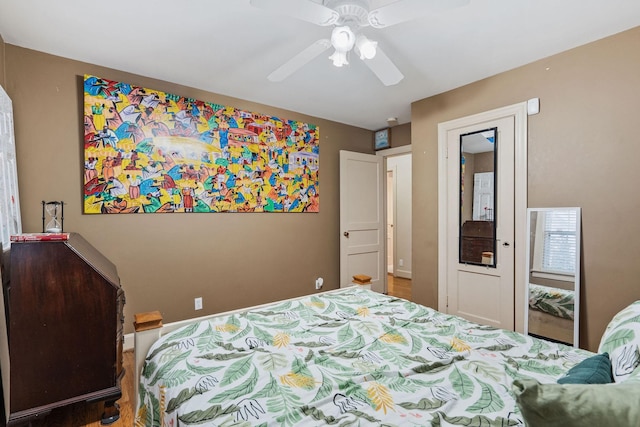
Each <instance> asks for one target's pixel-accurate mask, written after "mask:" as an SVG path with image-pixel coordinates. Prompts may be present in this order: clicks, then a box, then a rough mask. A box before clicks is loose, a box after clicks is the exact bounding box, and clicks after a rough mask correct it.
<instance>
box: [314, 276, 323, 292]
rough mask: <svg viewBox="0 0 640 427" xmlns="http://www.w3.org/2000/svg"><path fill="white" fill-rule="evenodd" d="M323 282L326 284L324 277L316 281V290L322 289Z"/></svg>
mask: <svg viewBox="0 0 640 427" xmlns="http://www.w3.org/2000/svg"><path fill="white" fill-rule="evenodd" d="M322 282H324V279H323V278H322V277H318V278H317V279H316V289H320V288H321V287H322Z"/></svg>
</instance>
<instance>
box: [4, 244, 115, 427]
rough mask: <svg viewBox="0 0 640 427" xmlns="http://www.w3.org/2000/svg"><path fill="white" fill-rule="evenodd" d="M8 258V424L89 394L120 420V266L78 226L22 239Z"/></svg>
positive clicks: (112, 417)
mask: <svg viewBox="0 0 640 427" xmlns="http://www.w3.org/2000/svg"><path fill="white" fill-rule="evenodd" d="M3 258H4V260H3V266H4V268H3V272H2V275H3V291H4V302H5V306H4V308H5V319H6V339H8V350H9V366H6V361H5V360H4V357H3V360H2V361H3V364H2V367H1V368H2V376H3V384H4V399H5V412H6V417H7V425H9V426H12V425H20V424H23V423H28V422H29V421H31V420H33V419H35V418H43V417H46V415H47V414H48V413H49V412H51V410H52V409H54V408H57V407H60V406H65V405H69V404H71V403H76V402H82V401H86V402H99V401H104V402H105V412H104V414H103V419H102V422H103V424H109V423H111V422H114V421H115V420H117V419H118V418H119V410H118V407H117V405H116V401H117V400H118V399H119V398H120V397H121V395H122V394H121V389H120V380H121V378H122V376H123V374H124V371H123V368H122V344H123V329H122V328H123V320H124V315H123V306H124V292H123V291H122V288H121V287H120V279H119V278H118V273H117V270H116V267H115V266H114V265H113V264H112V263H111V262H110V261H109V260H108V259H107V258H105V257H104V256H103V255H102V254H101V253H100V252H98V250H96V249H95V248H94V247H93V246H91V245H90V244H89V243H88V242H87V241H86V240H85V239H83V238H82V237H81V236H80V235H78V234H75V233H71V234H70V237H69V240H67V241H36V242H14V243H12V244H11V248H10V250H9V251H8V253H5V255H4V257H3ZM7 277H8V280H7ZM0 336H5V334H4V333H2V334H1V335H0ZM0 346H3V347H4V346H6V343H0ZM5 348H6V347H5ZM7 373H8V374H9V377H8V378H6V374H7ZM7 384H8V387H7Z"/></svg>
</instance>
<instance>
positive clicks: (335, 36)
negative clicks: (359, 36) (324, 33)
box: [331, 25, 356, 52]
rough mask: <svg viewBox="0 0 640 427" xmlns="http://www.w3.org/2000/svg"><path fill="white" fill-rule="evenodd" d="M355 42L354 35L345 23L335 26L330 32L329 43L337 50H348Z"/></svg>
mask: <svg viewBox="0 0 640 427" xmlns="http://www.w3.org/2000/svg"><path fill="white" fill-rule="evenodd" d="M355 43H356V35H355V34H353V31H351V28H349V26H347V25H343V26H342V27H335V28H334V29H333V31H332V32H331V44H332V45H333V47H335V48H336V51H338V52H348V51H350V50H351V49H353V45H355Z"/></svg>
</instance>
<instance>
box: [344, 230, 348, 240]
mask: <svg viewBox="0 0 640 427" xmlns="http://www.w3.org/2000/svg"><path fill="white" fill-rule="evenodd" d="M342 234H343V235H344V237H346V238H347V239H348V238H349V232H348V231H345V232H344V233H342Z"/></svg>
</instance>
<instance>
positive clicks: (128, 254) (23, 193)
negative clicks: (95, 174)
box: [6, 45, 373, 332]
mask: <svg viewBox="0 0 640 427" xmlns="http://www.w3.org/2000/svg"><path fill="white" fill-rule="evenodd" d="M6 70H7V73H6V79H7V83H8V85H7V86H8V88H7V92H8V94H9V96H11V98H12V100H13V106H14V117H15V130H16V149H17V157H18V171H19V187H20V204H21V207H22V223H23V228H24V231H25V232H38V231H41V230H42V228H41V227H42V219H41V218H42V208H41V201H42V200H60V199H62V200H64V201H65V203H66V205H65V209H64V227H65V230H66V231H75V232H79V233H81V234H82V235H83V236H84V237H85V238H86V239H87V240H88V241H89V242H91V243H92V244H93V245H94V246H95V247H96V248H97V249H99V250H100V251H102V252H103V253H104V254H105V255H106V256H107V257H108V258H109V259H110V260H111V261H112V262H113V263H114V264H115V265H116V266H117V267H118V272H119V275H120V279H121V282H122V285H123V287H124V290H125V292H126V297H127V304H126V306H125V313H126V322H125V325H126V329H125V332H130V331H131V330H132V327H131V323H132V321H133V316H132V315H133V313H135V312H141V311H149V310H156V309H158V310H161V311H162V312H163V314H164V316H165V319H166V321H175V320H178V319H183V318H188V317H194V316H195V315H205V314H208V313H213V312H218V311H222V310H229V309H233V308H237V307H243V306H248V305H253V304H258V303H263V302H267V301H273V300H278V299H282V298H288V297H293V296H297V295H302V294H307V293H311V292H314V291H315V287H314V282H315V278H316V277H318V276H322V277H324V279H325V281H324V283H325V286H324V289H333V288H337V287H338V283H339V240H338V228H339V209H338V208H339V204H338V203H339V188H338V175H339V174H338V168H339V154H338V151H339V150H352V151H360V152H373V144H372V133H371V132H370V131H368V130H364V129H359V128H355V127H351V126H346V125H341V124H337V123H334V122H329V121H326V120H320V119H317V118H314V117H309V116H305V115H301V114H299V113H294V112H291V111H283V110H281V109H277V108H273V107H269V106H265V105H259V104H255V103H251V102H248V101H244V100H239V99H233V98H229V97H225V96H221V95H216V94H213V93H209V92H204V91H200V90H196V89H192V88H189V87H185V86H180V85H176V84H171V83H167V82H163V81H159V80H154V79H150V78H145V77H140V76H137V75H133V74H129V73H125V72H122V71H116V70H111V69H106V68H103V67H99V66H96V65H91V64H86V63H81V62H77V61H71V60H67V59H63V58H60V57H55V56H51V55H47V54H43V53H40V52H35V51H31V50H27V49H23V48H19V47H16V46H13V45H6ZM85 73H89V74H95V75H98V76H101V77H104V78H107V79H112V80H117V81H123V82H127V83H131V84H135V85H140V86H143V87H148V88H152V89H158V90H162V91H166V92H169V93H174V94H178V95H182V96H187V97H192V98H196V99H201V100H204V101H210V102H216V103H219V104H223V105H230V106H234V107H238V108H241V109H245V110H249V111H254V112H259V113H266V114H271V115H277V116H280V117H283V118H287V119H294V120H301V121H306V122H309V123H314V124H317V125H319V126H320V138H321V142H320V164H321V169H320V170H321V175H320V176H321V179H320V213H317V214H312V213H306V214H295V213H289V214H267V213H245V214H233V213H226V214H223V213H219V214H147V215H83V214H82V168H83V164H82V162H81V161H82V147H83V143H82V141H83V126H82V103H83V99H82V96H83V90H82V79H83V75H84V74H85ZM198 296H201V297H203V298H204V310H202V311H198V312H195V311H194V309H193V299H194V297H198Z"/></svg>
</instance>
